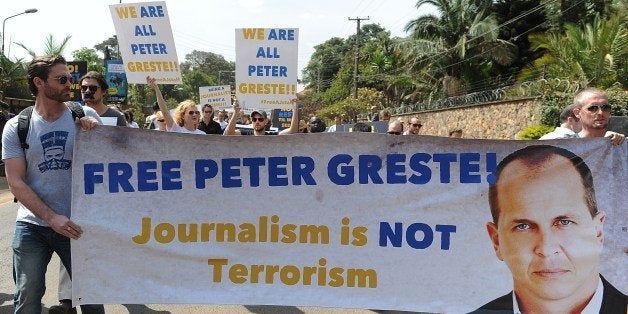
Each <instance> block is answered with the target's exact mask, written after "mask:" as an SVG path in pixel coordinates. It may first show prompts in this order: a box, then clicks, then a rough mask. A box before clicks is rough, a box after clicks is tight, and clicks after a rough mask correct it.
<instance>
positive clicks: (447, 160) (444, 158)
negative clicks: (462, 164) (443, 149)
mask: <svg viewBox="0 0 628 314" xmlns="http://www.w3.org/2000/svg"><path fill="white" fill-rule="evenodd" d="M456 160H457V157H456V154H453V153H448V154H434V162H437V163H440V183H449V182H450V181H451V174H450V172H451V163H452V162H454V161H456Z"/></svg>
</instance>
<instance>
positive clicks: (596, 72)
mask: <svg viewBox="0 0 628 314" xmlns="http://www.w3.org/2000/svg"><path fill="white" fill-rule="evenodd" d="M625 17H626V15H625V14H622V15H613V16H611V17H609V18H608V19H601V18H600V17H599V16H598V17H597V18H595V19H594V21H593V23H591V24H586V25H585V26H584V27H583V28H580V27H578V26H577V25H575V24H566V25H565V33H563V34H559V33H556V32H549V33H545V34H533V35H530V42H531V48H532V49H535V50H539V51H543V55H542V56H541V57H540V58H538V59H536V60H535V61H534V62H533V64H531V65H529V66H528V67H526V68H525V69H524V70H523V71H522V73H521V74H520V77H519V81H525V80H529V79H531V78H535V77H538V76H541V75H542V76H548V77H557V78H562V79H568V80H575V81H580V82H585V85H592V86H599V87H602V88H605V87H609V86H611V85H613V84H614V83H615V82H619V83H620V84H622V85H623V86H624V87H626V86H628V77H627V76H628V69H627V68H628V61H626V59H627V57H628V30H627V28H626V22H625Z"/></svg>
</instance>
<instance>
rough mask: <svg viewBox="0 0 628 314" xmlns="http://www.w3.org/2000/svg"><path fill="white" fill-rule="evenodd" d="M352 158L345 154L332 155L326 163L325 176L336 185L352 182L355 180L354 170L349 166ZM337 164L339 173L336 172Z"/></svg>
mask: <svg viewBox="0 0 628 314" xmlns="http://www.w3.org/2000/svg"><path fill="white" fill-rule="evenodd" d="M352 160H353V157H351V156H350V155H347V154H340V155H336V156H334V157H332V158H331V159H330V160H329V163H328V164H327V176H328V177H329V180H331V182H333V183H335V184H337V185H349V184H352V183H353V181H354V180H355V179H354V176H355V171H354V169H353V167H352V166H349V163H350V162H351V161H352ZM338 166H340V173H339V172H338Z"/></svg>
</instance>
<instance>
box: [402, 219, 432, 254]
mask: <svg viewBox="0 0 628 314" xmlns="http://www.w3.org/2000/svg"><path fill="white" fill-rule="evenodd" d="M418 231H421V232H423V239H422V240H420V241H419V240H418V239H417V238H416V234H417V232H418ZM433 241H434V233H433V232H432V228H431V227H430V226H428V225H426V224H424V223H420V222H417V223H413V224H411V225H410V226H408V229H407V230H406V242H408V245H410V247H412V248H414V249H420V250H423V249H426V248H428V247H429V246H430V245H432V242H433Z"/></svg>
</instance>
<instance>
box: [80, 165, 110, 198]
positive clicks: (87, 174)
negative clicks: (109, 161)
mask: <svg viewBox="0 0 628 314" xmlns="http://www.w3.org/2000/svg"><path fill="white" fill-rule="evenodd" d="M104 171H105V166H104V165H103V164H84V165H83V182H85V194H94V186H95V185H96V184H97V183H103V176H102V174H96V173H103V172H104Z"/></svg>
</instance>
